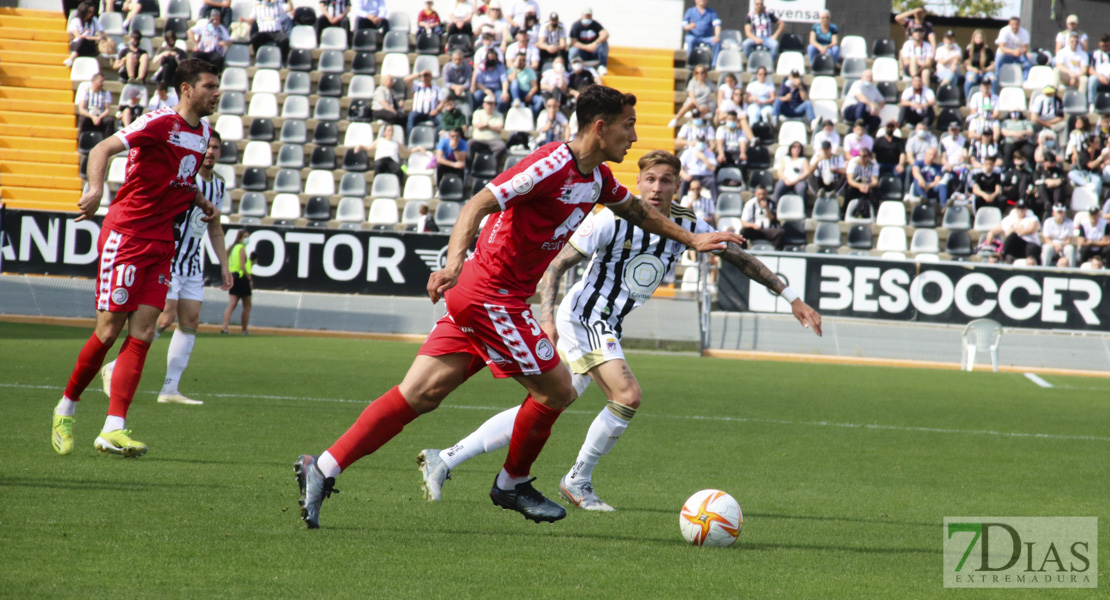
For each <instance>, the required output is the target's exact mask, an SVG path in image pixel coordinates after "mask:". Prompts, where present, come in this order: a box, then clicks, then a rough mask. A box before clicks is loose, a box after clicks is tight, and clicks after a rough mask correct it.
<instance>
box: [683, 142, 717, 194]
mask: <svg viewBox="0 0 1110 600" xmlns="http://www.w3.org/2000/svg"><path fill="white" fill-rule="evenodd" d="M678 159H679V162H681V163H682V169H681V170H680V171H679V172H678V175H679V177H681V178H682V185H681V189H680V191H679V193H680V194H681V195H686V190H687V188H689V187H690V182H691V181H693V180H695V179H697V180H699V181H701V185H702V187H704V188H708V189H709V190H710V191H711V192H712V193H713V200H714V201H716V199H717V178H716V177H714V172H715V171H716V169H717V156H716V155H715V154H714V153H713V152H712V151H711V150H710V149H709V144H708V142H707V141H706V140H698V141H697V143H695V145H693V146H691V147H688V148H686V149H685V150H683V151H682V154H681V155H679V157H678Z"/></svg>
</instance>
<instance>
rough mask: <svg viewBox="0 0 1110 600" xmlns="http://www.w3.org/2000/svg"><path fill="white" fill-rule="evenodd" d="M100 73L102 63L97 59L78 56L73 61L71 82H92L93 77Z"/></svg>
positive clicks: (70, 72) (70, 71)
mask: <svg viewBox="0 0 1110 600" xmlns="http://www.w3.org/2000/svg"><path fill="white" fill-rule="evenodd" d="M99 72H100V63H99V62H98V61H97V59H95V58H91V57H88V56H78V57H77V58H76V59H75V60H74V61H73V67H72V68H71V69H70V70H69V80H70V81H90V80H92V78H93V75H96V74H97V73H99Z"/></svg>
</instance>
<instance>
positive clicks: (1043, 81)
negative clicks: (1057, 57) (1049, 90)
mask: <svg viewBox="0 0 1110 600" xmlns="http://www.w3.org/2000/svg"><path fill="white" fill-rule="evenodd" d="M1015 66H1017V65H1015ZM1046 85H1051V86H1055V85H1056V72H1055V71H1053V70H1052V67H1049V66H1044V65H1037V66H1035V67H1033V68H1031V69H1029V76H1028V77H1026V78H1025V81H1023V82H1022V84H1021V87H1023V88H1025V89H1026V90H1030V91H1031V90H1040V89H1043V88H1044V87H1045V86H1046Z"/></svg>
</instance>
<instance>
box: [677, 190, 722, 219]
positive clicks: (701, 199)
mask: <svg viewBox="0 0 1110 600" xmlns="http://www.w3.org/2000/svg"><path fill="white" fill-rule="evenodd" d="M678 204H679V206H682V207H683V208H688V209H690V210H692V211H694V214H695V215H697V217H698V218H699V219H701V220H703V221H705V222H706V223H709V224H714V223H716V222H717V202H716V201H715V199H714V198H713V194H712V193H710V191H709V190H707V189H705V188H704V187H703V186H702V184H701V181H699V180H697V179H692V180H690V185H689V187H688V188H687V190H686V193H685V194H682V195H681V199H680V200H679V202H678Z"/></svg>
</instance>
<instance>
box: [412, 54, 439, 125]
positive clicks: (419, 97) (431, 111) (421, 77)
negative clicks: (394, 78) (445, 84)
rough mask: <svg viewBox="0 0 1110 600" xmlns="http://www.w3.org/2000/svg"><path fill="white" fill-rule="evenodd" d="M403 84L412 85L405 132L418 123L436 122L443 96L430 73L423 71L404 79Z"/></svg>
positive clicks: (426, 70)
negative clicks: (410, 108)
mask: <svg viewBox="0 0 1110 600" xmlns="http://www.w3.org/2000/svg"><path fill="white" fill-rule="evenodd" d="M405 83H407V84H410V85H412V111H410V112H409V117H408V122H407V124H406V125H405V131H412V128H413V127H416V125H417V124H418V123H423V122H425V121H432V122H433V123H434V122H435V120H436V117H437V116H439V112H440V111H441V110H443V105H444V102H445V100H444V98H445V95H444V93H443V90H442V89H440V87H439V86H438V85H436V84H435V82H434V81H433V80H432V72H431V71H430V70H428V69H424V70H423V71H421V72H420V73H413V74H412V75H409V76H408V77H405Z"/></svg>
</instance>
